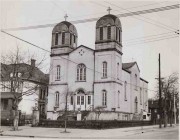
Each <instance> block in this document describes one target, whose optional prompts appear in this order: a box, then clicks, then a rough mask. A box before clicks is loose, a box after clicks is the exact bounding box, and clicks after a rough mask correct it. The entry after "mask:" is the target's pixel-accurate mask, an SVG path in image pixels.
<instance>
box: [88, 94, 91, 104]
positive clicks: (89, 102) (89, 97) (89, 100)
mask: <svg viewBox="0 0 180 140" xmlns="http://www.w3.org/2000/svg"><path fill="white" fill-rule="evenodd" d="M90 104H91V96H88V105H90Z"/></svg>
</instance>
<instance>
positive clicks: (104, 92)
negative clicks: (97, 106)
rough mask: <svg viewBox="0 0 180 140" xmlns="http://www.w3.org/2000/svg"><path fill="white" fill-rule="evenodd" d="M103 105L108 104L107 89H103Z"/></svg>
mask: <svg viewBox="0 0 180 140" xmlns="http://www.w3.org/2000/svg"><path fill="white" fill-rule="evenodd" d="M102 106H107V92H106V90H103V91H102Z"/></svg>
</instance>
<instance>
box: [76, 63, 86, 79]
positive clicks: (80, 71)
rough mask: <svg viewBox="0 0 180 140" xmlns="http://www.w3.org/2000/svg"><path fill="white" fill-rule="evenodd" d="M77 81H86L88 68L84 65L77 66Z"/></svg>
mask: <svg viewBox="0 0 180 140" xmlns="http://www.w3.org/2000/svg"><path fill="white" fill-rule="evenodd" d="M77 81H86V66H85V65H84V64H79V65H78V66H77Z"/></svg>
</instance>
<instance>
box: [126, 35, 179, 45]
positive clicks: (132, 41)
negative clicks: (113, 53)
mask: <svg viewBox="0 0 180 140" xmlns="http://www.w3.org/2000/svg"><path fill="white" fill-rule="evenodd" d="M170 36H178V35H176V34H167V35H160V36H152V37H147V38H142V39H138V40H131V41H127V42H125V43H126V44H131V43H136V42H141V41H150V40H153V39H158V38H164V37H170Z"/></svg>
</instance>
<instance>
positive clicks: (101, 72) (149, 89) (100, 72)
mask: <svg viewBox="0 0 180 140" xmlns="http://www.w3.org/2000/svg"><path fill="white" fill-rule="evenodd" d="M1 32H3V33H5V34H7V35H9V36H11V37H14V38H16V39H19V40H21V41H23V42H26V43H28V44H30V45H32V46H34V47H37V48H39V49H41V50H44V51H47V52H49V53H51V52H50V51H48V50H46V49H43V48H41V47H39V46H37V45H34V44H32V43H30V42H28V41H25V40H23V39H21V38H19V37H16V36H14V35H11V34H9V33H7V32H5V31H2V30H1ZM58 57H60V58H62V59H65V60H67V61H69V62H72V63H73V64H76V65H78V64H79V63H77V62H75V61H73V60H70V59H68V58H65V57H62V56H58ZM86 68H87V69H89V70H92V71H94V72H96V73H97V74H101V75H102V74H103V73H102V72H99V71H95V70H94V69H92V68H89V67H86ZM107 77H110V78H113V79H114V80H117V78H115V77H112V76H108V75H107ZM119 81H121V82H125V81H123V80H119ZM127 84H130V85H133V84H131V83H127ZM133 86H135V87H139V88H140V86H137V85H133ZM147 90H150V91H154V92H157V91H155V90H151V89H147Z"/></svg>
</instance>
